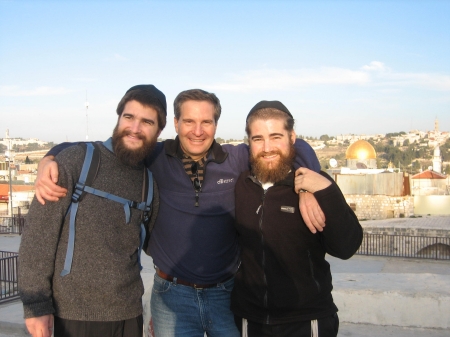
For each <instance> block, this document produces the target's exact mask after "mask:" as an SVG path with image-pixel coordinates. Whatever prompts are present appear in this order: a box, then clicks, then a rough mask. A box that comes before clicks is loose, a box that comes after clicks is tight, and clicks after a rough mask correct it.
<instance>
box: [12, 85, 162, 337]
mask: <svg viewBox="0 0 450 337" xmlns="http://www.w3.org/2000/svg"><path fill="white" fill-rule="evenodd" d="M117 114H118V115H119V117H118V121H117V125H116V127H115V129H114V132H113V136H112V138H110V139H109V140H107V141H106V142H104V143H98V148H99V157H100V165H99V169H98V172H97V174H96V177H95V179H94V180H93V182H92V183H91V185H90V186H91V187H92V188H93V192H89V193H86V194H85V195H84V196H83V197H82V200H81V201H80V202H79V203H78V211H77V213H76V222H75V223H76V231H75V230H74V227H75V226H73V227H71V224H70V213H71V212H73V208H70V212H68V213H67V214H66V211H67V210H68V208H69V207H70V205H71V196H72V193H73V191H74V185H75V184H76V183H77V182H78V181H79V177H80V173H81V172H82V165H83V162H84V158H85V152H86V148H85V147H83V146H81V145H80V146H72V147H70V148H67V149H66V150H64V151H62V152H61V153H60V154H59V155H57V156H56V157H55V160H56V161H57V162H58V170H59V180H58V185H60V186H61V187H64V188H67V190H68V193H67V196H66V197H64V198H62V199H61V202H47V203H46V204H45V205H41V204H40V203H39V202H37V200H36V198H35V199H34V200H33V202H32V204H31V207H30V211H29V214H28V218H27V224H26V226H25V229H24V232H23V235H22V241H21V245H20V251H19V291H20V296H21V299H22V302H23V307H24V316H25V323H26V326H27V328H28V331H29V332H30V334H31V335H32V336H33V337H50V336H51V335H52V330H53V329H54V334H55V335H54V336H55V337H59V336H77V337H84V336H86V337H94V336H102V337H105V336H106V337H107V336H111V337H112V336H114V337H116V336H127V337H128V336H132V337H133V336H136V337H141V336H142V304H141V297H142V294H143V293H144V287H143V283H142V280H141V277H140V265H139V253H140V249H139V247H140V246H141V245H142V244H144V246H145V245H146V244H148V239H149V231H150V229H151V228H152V226H153V224H154V222H155V219H156V215H157V211H158V206H159V195H158V192H157V188H156V184H155V183H154V181H153V187H154V188H153V193H152V191H151V190H150V192H149V193H148V192H146V191H145V190H146V188H147V186H150V185H151V184H149V183H148V180H150V179H153V178H152V176H151V174H150V173H148V174H147V173H146V168H145V167H144V165H143V164H142V161H143V159H144V158H145V157H146V155H148V153H149V152H150V151H152V149H153V147H154V146H155V144H156V140H157V137H158V136H159V134H160V133H161V131H162V129H163V128H164V126H165V124H166V115H167V109H166V99H165V96H164V94H163V93H162V92H161V91H159V90H158V89H157V88H156V87H154V86H153V85H138V86H135V87H132V88H131V89H129V90H128V91H127V93H126V94H125V96H124V97H123V98H122V100H121V101H120V103H119V105H118V107H117ZM103 192H105V193H103ZM111 196H112V197H111ZM116 197H120V198H116ZM151 197H152V200H153V201H152V213H151V215H150V220H149V221H144V223H145V227H146V228H145V229H146V232H141V223H142V222H143V219H142V215H143V211H142V210H141V209H137V208H134V207H137V205H141V206H142V205H143V204H145V201H146V200H150V198H151ZM118 200H122V201H124V202H123V203H121V202H118ZM75 233H76V235H75ZM145 233H147V234H146V236H145ZM73 237H74V239H73ZM144 238H145V239H144ZM72 244H73V248H71V246H72ZM68 247H69V248H68ZM68 260H69V263H68V262H67V261H68ZM67 267H68V268H67Z"/></svg>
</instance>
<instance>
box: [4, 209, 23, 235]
mask: <svg viewBox="0 0 450 337" xmlns="http://www.w3.org/2000/svg"><path fill="white" fill-rule="evenodd" d="M24 224H25V218H24V217H23V216H22V215H20V214H19V215H14V216H13V217H10V216H9V217H6V216H0V234H22V231H23V226H24Z"/></svg>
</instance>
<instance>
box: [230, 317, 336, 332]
mask: <svg viewBox="0 0 450 337" xmlns="http://www.w3.org/2000/svg"><path fill="white" fill-rule="evenodd" d="M234 321H235V323H236V326H237V327H238V329H239V332H240V333H241V334H242V318H241V317H237V316H234ZM317 322H318V326H319V337H336V336H337V334H338V330H339V317H338V315H337V314H334V315H332V316H328V317H325V318H320V319H318V320H317ZM247 332H248V337H311V321H299V322H292V323H284V324H262V323H255V322H251V321H247Z"/></svg>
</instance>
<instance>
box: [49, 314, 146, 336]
mask: <svg viewBox="0 0 450 337" xmlns="http://www.w3.org/2000/svg"><path fill="white" fill-rule="evenodd" d="M142 326H143V319H142V315H139V316H137V317H135V318H131V319H127V320H124V321H112V322H97V321H73V320H70V319H63V318H60V317H57V316H55V326H54V332H55V337H142V333H143V328H142Z"/></svg>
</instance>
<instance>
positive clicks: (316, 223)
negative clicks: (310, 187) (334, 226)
mask: <svg viewBox="0 0 450 337" xmlns="http://www.w3.org/2000/svg"><path fill="white" fill-rule="evenodd" d="M299 198H300V201H299V205H300V212H301V214H302V217H303V221H304V222H305V224H306V226H307V227H308V228H309V230H310V231H311V233H317V231H319V232H322V231H323V228H324V227H325V220H326V218H325V214H324V213H323V211H322V209H321V208H320V206H319V203H318V202H317V200H316V198H315V197H314V195H313V194H312V193H300V196H299Z"/></svg>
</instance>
